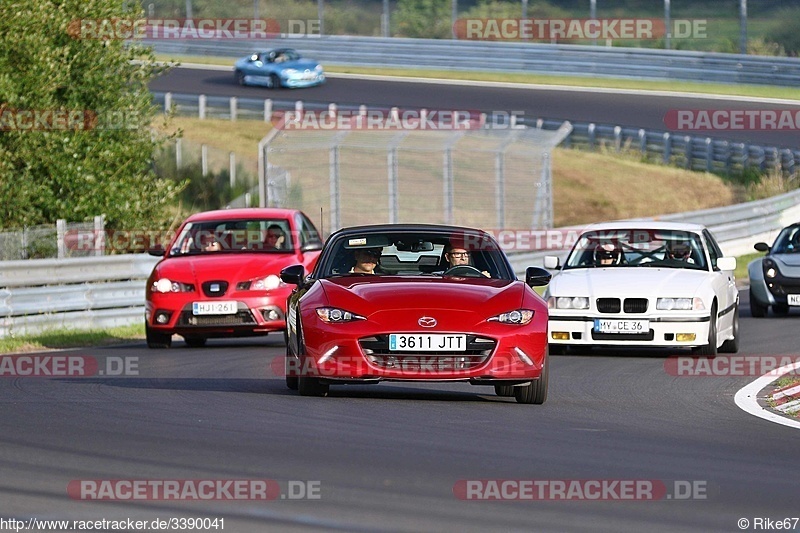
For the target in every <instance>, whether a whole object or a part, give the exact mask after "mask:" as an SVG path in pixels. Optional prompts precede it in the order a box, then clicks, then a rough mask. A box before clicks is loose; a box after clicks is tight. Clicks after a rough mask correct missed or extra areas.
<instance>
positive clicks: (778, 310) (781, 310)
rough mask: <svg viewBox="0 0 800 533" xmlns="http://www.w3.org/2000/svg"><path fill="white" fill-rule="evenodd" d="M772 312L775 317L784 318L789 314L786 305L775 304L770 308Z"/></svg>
mask: <svg viewBox="0 0 800 533" xmlns="http://www.w3.org/2000/svg"><path fill="white" fill-rule="evenodd" d="M772 312H773V313H775V314H776V315H780V316H786V315H788V314H789V305H788V304H775V305H773V306H772Z"/></svg>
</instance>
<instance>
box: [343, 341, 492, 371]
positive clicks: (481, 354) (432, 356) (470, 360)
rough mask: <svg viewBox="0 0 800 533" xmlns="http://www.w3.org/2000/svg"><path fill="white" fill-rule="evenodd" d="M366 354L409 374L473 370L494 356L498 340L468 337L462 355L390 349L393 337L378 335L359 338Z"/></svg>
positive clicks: (377, 364) (383, 364)
mask: <svg viewBox="0 0 800 533" xmlns="http://www.w3.org/2000/svg"><path fill="white" fill-rule="evenodd" d="M358 344H359V346H361V350H362V351H363V352H364V355H365V356H366V357H367V358H368V359H369V360H370V362H372V363H373V364H375V365H376V366H379V367H381V368H385V369H387V370H401V371H409V372H426V371H428V372H434V373H435V372H451V371H454V370H471V369H473V368H477V367H479V366H481V365H482V364H483V363H485V362H486V360H487V359H488V358H489V357H490V356H491V355H492V352H494V349H495V347H496V346H497V341H495V340H494V339H489V338H486V337H478V336H476V335H467V348H466V350H464V351H462V352H439V351H435V350H433V351H409V352H392V351H390V350H389V336H388V335H377V336H374V337H365V338H363V339H359V341H358Z"/></svg>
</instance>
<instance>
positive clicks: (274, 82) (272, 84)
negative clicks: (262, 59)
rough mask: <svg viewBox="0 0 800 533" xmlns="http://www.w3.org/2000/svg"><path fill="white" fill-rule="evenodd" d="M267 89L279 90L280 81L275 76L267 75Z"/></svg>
mask: <svg viewBox="0 0 800 533" xmlns="http://www.w3.org/2000/svg"><path fill="white" fill-rule="evenodd" d="M269 88H270V89H280V88H281V79H280V78H279V77H278V75H277V74H270V75H269Z"/></svg>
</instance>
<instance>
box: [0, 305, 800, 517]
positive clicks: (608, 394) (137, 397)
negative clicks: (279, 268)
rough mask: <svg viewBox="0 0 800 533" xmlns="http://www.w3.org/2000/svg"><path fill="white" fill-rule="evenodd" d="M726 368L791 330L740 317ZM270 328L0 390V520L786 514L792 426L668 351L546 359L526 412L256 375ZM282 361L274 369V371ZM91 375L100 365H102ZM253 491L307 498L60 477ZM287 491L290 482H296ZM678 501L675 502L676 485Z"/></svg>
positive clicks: (262, 371) (105, 351) (400, 387)
mask: <svg viewBox="0 0 800 533" xmlns="http://www.w3.org/2000/svg"><path fill="white" fill-rule="evenodd" d="M742 297H743V299H744V302H743V306H742V322H741V335H742V336H741V338H742V347H741V348H742V349H741V352H740V354H739V355H787V354H795V355H796V346H797V342H796V332H797V326H796V324H797V320H800V316H798V314H797V313H796V312H793V313H792V314H791V315H790V316H788V317H784V318H775V317H771V318H768V319H760V320H756V319H752V318H749V317H748V316H747V315H748V314H749V313H748V308H747V302H746V299H747V295H746V293H742ZM283 352H284V346H283V343H282V340H281V336H280V335H275V336H270V337H266V338H261V339H249V340H224V339H219V340H212V341H209V344H208V346H207V347H205V348H200V349H189V348H187V347H186V346H185V345H184V344H183V342H182V341H180V340H178V338H177V337H176V340H175V342H174V344H173V348H172V349H170V350H162V351H153V350H148V349H147V348H146V347H145V345H144V343H138V344H131V345H125V346H114V347H105V348H93V349H89V350H77V351H72V352H69V353H71V354H73V355H86V356H92V357H95V358H97V360H98V361H103V360H105V359H107V358H109V357H117V358H125V359H127V360H128V361H136V362H137V363H138V371H139V374H138V375H135V376H134V375H130V376H118V377H107V376H95V377H89V378H60V379H54V378H4V379H0V389H1V390H2V393H0V399H2V400H1V401H2V406H1V407H0V408H2V416H0V431H1V434H2V437H0V439H2V445H1V446H0V465H1V466H0V472H2V477H1V478H0V501H1V502H2V503H1V504H0V508H1V509H2V512H0V516H3V517H15V518H19V519H27V518H29V517H38V518H53V519H56V518H58V519H75V520H88V519H93V520H96V519H102V518H105V519H107V520H112V519H124V518H132V519H140V520H153V519H155V518H161V519H167V518H172V517H195V516H196V517H212V518H213V517H218V518H224V519H225V522H224V525H225V531H232V532H250V531H253V532H255V531H487V530H497V531H615V532H616V531H739V528H738V527H737V521H738V520H739V519H740V518H747V519H749V520H750V523H751V525H750V528H747V530H751V529H752V524H753V523H754V522H753V519H754V518H755V517H760V518H771V519H779V518H780V519H783V518H786V517H795V516H797V515H798V506H797V478H798V474H799V473H800V466H798V461H797V452H798V445H797V442H798V441H797V439H798V433H797V431H796V430H795V429H792V428H788V427H785V426H781V425H777V424H773V423H770V422H767V421H764V420H762V419H759V418H756V417H754V416H752V415H749V414H747V413H745V412H743V411H741V410H740V409H738V408H737V407H736V406H735V405H734V402H733V396H734V394H735V392H736V391H737V390H738V389H739V388H741V387H742V386H743V385H745V384H746V383H747V382H748V381H750V380H751V379H753V378H747V377H677V376H674V375H670V373H669V372H667V371H665V368H666V365H665V361H666V360H667V359H666V357H667V355H668V354H664V353H641V352H639V353H637V352H635V351H627V352H617V351H602V352H601V351H598V352H597V353H592V354H586V355H567V356H558V357H552V360H551V361H552V371H551V382H550V395H549V399H548V401H547V403H546V404H544V405H543V406H530V405H519V404H517V403H515V402H514V400H513V399H509V398H500V397H497V396H495V395H494V394H493V392H492V391H491V390H490V389H485V388H479V387H472V386H470V385H466V384H441V383H439V384H427V385H417V384H414V385H406V384H380V385H373V386H345V387H333V388H332V392H331V395H330V396H329V397H328V398H306V397H300V396H299V395H297V394H296V393H294V392H291V391H289V390H288V389H287V388H286V387H285V385H284V382H283V379H282V377H280V376H279V375H276V372H274V371H273V366H272V360H273V358H276V357H278V358H280V357H281V356H282V354H283ZM279 360H280V359H278V361H279ZM101 366H102V365H101ZM87 479H88V480H110V479H125V480H131V479H138V480H152V479H156V480H164V479H193V480H202V479H212V480H235V479H268V480H274V481H275V482H277V483H278V485H279V486H280V487H281V492H282V493H283V494H284V495H287V494H288V493H289V492H288V487H289V483H290V482H306V481H311V482H315V483H316V485H315V486H316V487H318V488H319V498H318V499H305V500H290V499H281V498H276V499H275V500H272V501H266V502H264V501H203V502H196V501H195V502H191V501H139V500H137V501H81V500H76V499H73V498H71V497H70V496H69V495H68V492H67V487H68V485H69V483H70V481H73V480H87ZM480 479H512V480H551V481H552V480H612V481H613V480H654V481H655V482H658V483H663V484H664V485H665V486H666V487H668V488H669V490H670V491H671V492H672V490H673V489H672V487H674V486H675V483H674V482H675V481H678V482H693V483H694V482H696V483H697V484H698V486H700V487H702V489H703V493H702V494H699V493H698V494H697V495H704V496H705V497H704V498H702V499H699V498H698V499H687V500H682V499H677V498H672V499H667V498H664V499H659V500H656V501H619V500H607V501H588V500H579V501H464V500H461V499H459V498H457V497H456V495H455V493H454V487H457V486H458V484H459V481H460V480H480ZM295 485H296V484H295ZM673 494H674V495H675V496H678V495H679V493H677V492H673Z"/></svg>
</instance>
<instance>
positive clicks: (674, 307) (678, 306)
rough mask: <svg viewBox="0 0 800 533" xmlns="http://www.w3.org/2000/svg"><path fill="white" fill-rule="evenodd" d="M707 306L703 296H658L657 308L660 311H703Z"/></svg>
mask: <svg viewBox="0 0 800 533" xmlns="http://www.w3.org/2000/svg"><path fill="white" fill-rule="evenodd" d="M705 308H706V306H705V304H704V303H703V299H702V298H697V297H695V298H658V299H657V300H656V309H658V310H660V311H703V310H704V309H705Z"/></svg>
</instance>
